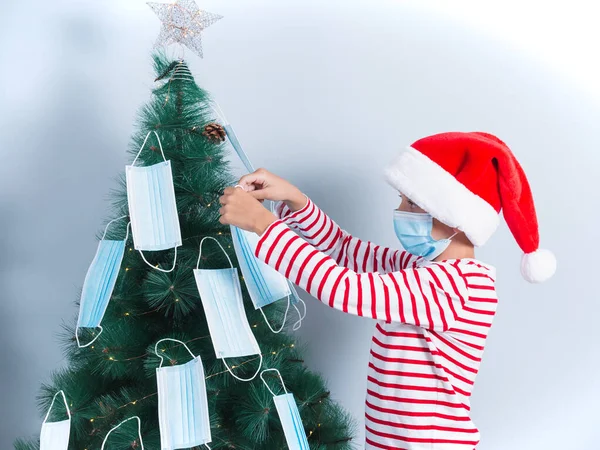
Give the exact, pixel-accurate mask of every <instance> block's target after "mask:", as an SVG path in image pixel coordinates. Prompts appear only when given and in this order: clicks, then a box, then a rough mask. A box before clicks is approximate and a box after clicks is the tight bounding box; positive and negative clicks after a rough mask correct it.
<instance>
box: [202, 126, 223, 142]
mask: <svg viewBox="0 0 600 450" xmlns="http://www.w3.org/2000/svg"><path fill="white" fill-rule="evenodd" d="M202 136H206V138H207V139H208V140H209V141H211V142H224V141H225V136H227V134H226V133H225V129H224V128H223V127H222V126H221V125H220V124H218V123H215V122H213V123H209V124H208V125H206V126H205V127H204V131H203V132H202Z"/></svg>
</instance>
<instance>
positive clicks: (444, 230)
mask: <svg viewBox="0 0 600 450" xmlns="http://www.w3.org/2000/svg"><path fill="white" fill-rule="evenodd" d="M398 195H399V196H400V197H401V201H400V205H399V206H398V208H397V209H398V211H405V212H412V213H421V214H427V211H425V210H424V209H422V208H420V207H419V206H418V205H417V204H415V203H414V202H413V201H412V200H411V199H410V198H408V197H407V196H406V195H402V194H401V193H399V194H398ZM454 231H455V230H454V229H453V228H451V227H449V226H448V225H446V224H444V223H442V222H440V221H439V220H437V219H436V218H435V217H434V218H433V227H432V229H431V237H432V238H433V239H446V238H447V237H449V236H452V235H453V234H454Z"/></svg>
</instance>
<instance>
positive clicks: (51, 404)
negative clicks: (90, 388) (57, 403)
mask: <svg viewBox="0 0 600 450" xmlns="http://www.w3.org/2000/svg"><path fill="white" fill-rule="evenodd" d="M58 394H61V395H62V398H63V401H64V402H65V408H67V416H69V420H71V411H70V410H69V404H68V403H67V397H65V393H64V391H63V390H62V389H61V390H60V391H58V392H57V393H56V394H54V397H52V402H50V407H49V408H48V412H47V413H46V417H44V422H42V423H46V421H47V420H48V417H49V416H50V411H52V406H53V405H54V400H56V396H57V395H58Z"/></svg>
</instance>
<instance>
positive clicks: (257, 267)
mask: <svg viewBox="0 0 600 450" xmlns="http://www.w3.org/2000/svg"><path fill="white" fill-rule="evenodd" d="M238 186H239V185H238ZM240 188H241V186H240ZM229 228H230V230H231V238H232V240H233V247H234V249H235V253H236V255H237V258H238V262H239V264H240V269H241V271H242V275H243V277H244V282H245V283H246V288H247V289H248V293H249V294H250V299H251V300H252V303H253V304H254V308H255V309H258V310H260V312H261V314H262V316H263V318H264V320H265V322H266V323H267V326H268V327H269V329H270V330H271V331H272V332H273V333H280V332H281V331H282V330H283V327H284V326H285V321H286V319H287V315H288V311H289V309H290V297H291V295H292V293H291V291H290V287H289V283H288V280H287V279H286V278H285V277H284V276H283V275H282V274H280V273H279V272H277V271H276V270H275V269H273V268H272V267H271V266H269V265H267V264H265V263H264V262H263V261H261V260H259V259H258V258H257V257H256V256H255V254H254V252H255V249H256V246H257V245H258V235H257V234H256V233H254V232H251V231H246V230H243V229H241V228H238V227H235V226H233V225H230V226H229ZM283 298H287V308H286V310H285V314H284V317H283V323H282V324H281V327H280V328H279V329H278V330H274V329H273V327H272V326H271V324H270V323H269V321H268V320H267V317H266V316H265V313H264V312H263V310H262V308H264V307H265V306H267V305H270V304H271V303H274V302H276V301H277V300H280V299H283ZM296 311H298V314H299V316H300V318H299V319H298V321H297V322H296V323H295V324H294V330H296V329H298V328H299V326H300V324H301V322H302V319H303V317H302V316H301V315H300V311H299V310H298V308H296Z"/></svg>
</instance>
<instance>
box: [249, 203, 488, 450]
mask: <svg viewBox="0 0 600 450" xmlns="http://www.w3.org/2000/svg"><path fill="white" fill-rule="evenodd" d="M275 213H276V215H277V217H278V219H277V220H276V221H275V222H273V223H272V224H270V225H269V227H267V229H266V230H265V231H264V232H263V233H262V234H261V235H260V238H259V241H258V245H257V247H256V252H255V254H256V256H257V257H258V258H259V259H261V260H262V261H264V262H265V263H267V264H269V265H270V266H271V267H273V268H275V269H276V270H277V271H279V272H280V273H282V274H283V275H285V276H286V278H288V279H290V280H291V281H292V282H294V283H295V284H296V285H298V286H300V287H301V288H303V289H304V290H305V291H307V292H308V293H309V294H311V295H312V296H314V297H316V298H317V299H319V300H320V301H322V302H323V303H325V304H327V305H329V306H330V307H332V308H335V309H338V310H340V311H343V312H346V313H349V314H354V315H358V316H364V317H369V318H372V319H375V320H376V321H377V324H376V327H375V332H374V335H373V338H372V344H371V354H370V360H369V369H368V383H367V394H366V405H365V427H366V431H365V433H366V439H365V440H366V443H365V448H366V449H369V450H375V449H394V450H397V449H410V450H425V449H428V450H430V449H435V450H438V449H439V450H455V449H456V450H458V449H461V450H462V449H465V450H473V449H474V448H475V446H476V445H477V444H478V442H479V439H480V433H479V430H478V429H477V427H476V426H475V424H474V423H473V421H472V420H471V418H470V409H471V408H470V396H471V392H472V390H473V385H474V382H475V377H476V375H477V372H478V370H479V365H480V362H481V358H482V354H483V350H484V345H485V341H486V337H487V334H488V331H489V329H490V326H491V324H492V319H493V317H494V314H495V312H496V305H497V297H496V291H495V288H494V282H495V269H494V268H493V267H491V266H488V265H485V264H482V263H481V262H479V261H477V260H475V259H455V260H446V261H441V262H431V261H427V260H425V259H424V258H420V257H415V256H412V255H410V254H409V253H407V252H405V251H402V250H396V249H392V248H385V247H381V246H379V245H375V244H373V243H371V242H368V241H362V240H360V239H357V238H355V237H352V236H351V235H350V234H349V233H348V232H346V231H344V230H342V229H341V228H340V227H339V226H338V225H337V224H336V223H335V222H334V221H333V220H332V219H331V218H329V217H328V216H327V215H326V214H325V213H323V211H322V210H320V209H319V208H318V207H317V206H316V205H315V204H314V203H313V202H312V201H311V199H310V198H308V197H307V203H306V205H305V206H304V207H303V208H302V209H300V210H298V211H295V212H292V211H291V210H290V209H289V208H288V207H287V206H286V205H285V203H283V202H279V203H278V204H277V207H276V210H275Z"/></svg>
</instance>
